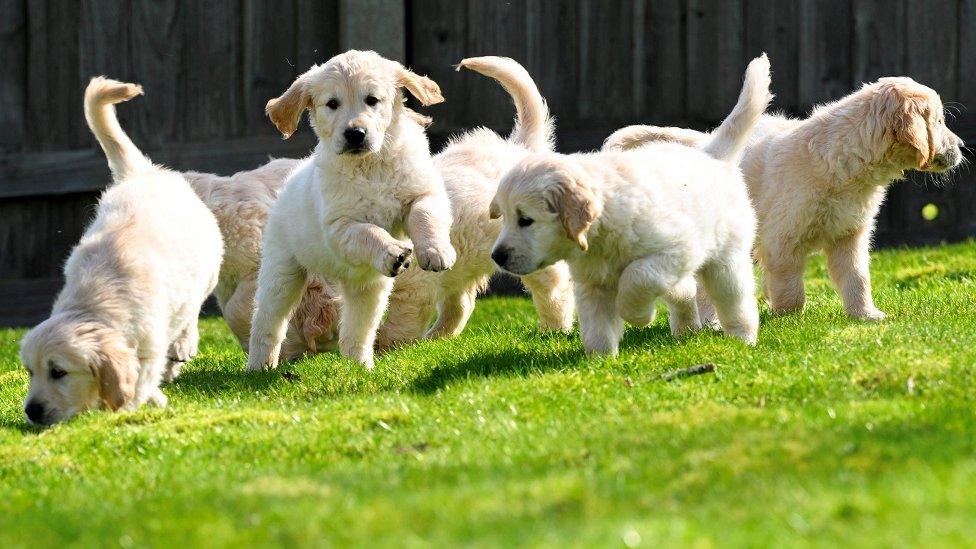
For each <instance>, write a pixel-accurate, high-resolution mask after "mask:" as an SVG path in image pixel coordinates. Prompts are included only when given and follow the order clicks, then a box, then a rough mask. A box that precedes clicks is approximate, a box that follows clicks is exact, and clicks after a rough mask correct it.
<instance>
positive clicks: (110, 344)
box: [92, 332, 137, 410]
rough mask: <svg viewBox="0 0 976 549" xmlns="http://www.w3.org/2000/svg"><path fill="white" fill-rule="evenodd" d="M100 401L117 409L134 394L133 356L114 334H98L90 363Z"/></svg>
mask: <svg viewBox="0 0 976 549" xmlns="http://www.w3.org/2000/svg"><path fill="white" fill-rule="evenodd" d="M92 367H93V370H94V372H95V379H96V380H97V381H98V393H99V396H100V397H101V399H102V402H104V403H105V405H106V406H107V407H108V408H109V409H112V410H118V409H119V408H121V407H123V406H125V405H126V404H128V403H130V402H132V399H133V398H135V394H136V377H137V373H136V356H135V353H134V352H133V351H132V349H130V348H129V346H128V345H126V344H125V342H124V341H122V340H121V337H120V336H118V335H117V334H105V333H104V332H103V333H102V334H101V337H100V338H99V345H98V348H97V349H96V350H95V360H94V363H93V365H92Z"/></svg>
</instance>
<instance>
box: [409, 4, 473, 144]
mask: <svg viewBox="0 0 976 549" xmlns="http://www.w3.org/2000/svg"><path fill="white" fill-rule="evenodd" d="M410 9H411V16H410V20H411V21H412V24H413V28H412V29H411V39H410V51H411V55H412V59H411V60H410V65H411V66H412V68H413V69H414V70H416V71H417V72H419V73H420V74H426V75H427V76H429V77H430V78H432V79H433V80H434V81H435V82H437V84H438V85H439V86H440V87H441V92H442V93H443V94H444V98H445V100H446V103H445V104H444V105H437V106H435V107H433V108H431V109H423V112H424V113H425V114H431V115H433V116H435V118H434V126H433V127H432V128H431V129H432V130H433V131H436V132H441V133H443V132H445V131H452V130H454V129H456V128H460V127H464V126H465V118H466V117H467V116H473V115H474V113H470V112H469V111H470V108H471V104H470V103H469V102H467V101H465V97H467V93H468V84H469V82H471V81H472V80H473V78H474V76H473V75H471V74H464V73H455V72H454V69H453V65H454V64H456V63H457V62H458V61H460V60H461V59H463V58H465V57H466V56H467V55H468V53H469V52H468V51H467V45H468V40H467V35H468V10H467V3H466V2H459V1H456V0H415V1H414V2H411V4H410Z"/></svg>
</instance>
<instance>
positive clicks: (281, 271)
mask: <svg viewBox="0 0 976 549" xmlns="http://www.w3.org/2000/svg"><path fill="white" fill-rule="evenodd" d="M306 279H307V274H306V273H305V269H303V268H302V267H301V266H300V265H299V264H298V263H297V262H296V261H295V259H294V258H292V257H291V256H290V255H289V254H287V252H284V251H282V250H279V249H275V248H274V247H271V248H268V247H266V248H265V249H264V257H263V258H262V259H261V269H260V271H259V272H258V290H257V301H256V303H255V308H254V319H253V321H252V322H251V338H250V342H249V344H248V357H247V369H248V370H251V371H254V370H264V369H270V368H276V367H277V366H278V357H279V354H280V352H281V342H282V341H283V340H284V339H285V333H286V331H287V329H288V318H289V317H291V314H292V311H294V310H295V307H296V306H298V301H299V300H300V299H301V296H302V291H303V290H304V289H305V283H306Z"/></svg>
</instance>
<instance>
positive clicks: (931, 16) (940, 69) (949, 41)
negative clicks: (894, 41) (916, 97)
mask: <svg viewBox="0 0 976 549" xmlns="http://www.w3.org/2000/svg"><path fill="white" fill-rule="evenodd" d="M907 2H908V4H907V13H906V17H907V20H908V21H910V24H911V32H908V33H907V34H906V36H905V40H906V46H905V48H906V52H907V54H908V55H907V59H906V67H905V68H906V69H907V71H908V75H909V76H911V77H912V78H914V79H916V80H918V81H919V82H921V83H923V84H925V85H927V86H929V87H931V88H932V89H934V90H935V91H937V92H939V94H940V95H941V96H942V99H943V100H945V101H950V100H955V98H956V95H957V91H956V69H957V63H956V60H957V57H956V56H957V54H958V52H957V48H958V46H957V43H958V42H957V41H958V36H957V34H956V32H957V26H958V15H957V10H956V7H957V2H956V1H955V0H924V1H922V0H907ZM965 55H967V56H972V55H973V52H972V51H970V52H967V53H966V54H965ZM966 77H967V78H973V75H972V74H970V75H967V76H966Z"/></svg>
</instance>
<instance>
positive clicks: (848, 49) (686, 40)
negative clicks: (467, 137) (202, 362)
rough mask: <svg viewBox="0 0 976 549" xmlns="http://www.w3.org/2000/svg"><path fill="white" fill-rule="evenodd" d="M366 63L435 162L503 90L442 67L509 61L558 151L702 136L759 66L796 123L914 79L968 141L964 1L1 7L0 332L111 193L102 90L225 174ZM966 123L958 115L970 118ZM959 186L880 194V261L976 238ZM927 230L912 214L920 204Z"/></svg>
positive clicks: (187, 153)
mask: <svg viewBox="0 0 976 549" xmlns="http://www.w3.org/2000/svg"><path fill="white" fill-rule="evenodd" d="M352 47H355V48H370V49H376V50H378V51H380V52H381V53H384V54H385V55H388V56H390V57H393V58H396V59H399V60H402V61H405V62H406V63H408V64H409V65H411V66H412V67H414V68H415V69H416V70H417V71H419V72H421V73H426V74H428V75H429V76H431V77H432V78H434V79H435V80H436V81H437V82H438V83H439V84H440V85H441V87H442V89H443V91H444V95H445V96H446V98H447V102H446V103H445V104H443V105H438V106H435V107H432V108H430V109H427V110H426V112H427V113H428V114H430V115H432V116H433V117H434V118H435V124H434V126H433V127H432V128H431V134H432V142H433V143H434V144H435V148H437V147H438V146H439V145H440V144H441V143H443V141H444V139H445V138H446V136H447V135H449V134H450V133H451V132H454V131H457V130H460V129H464V128H470V127H472V126H478V125H487V126H490V127H493V128H496V129H500V130H506V129H508V128H509V127H510V125H511V119H512V108H511V106H510V105H509V104H508V100H507V98H506V96H505V95H504V94H503V93H502V92H501V91H500V89H499V88H498V86H496V85H493V84H492V83H490V82H488V81H486V80H485V79H483V78H481V77H478V76H475V75H472V74H467V73H456V72H454V70H453V68H452V65H454V64H455V63H457V62H458V61H459V60H460V59H462V58H463V57H467V56H472V55H487V54H495V55H507V56H511V57H514V58H515V59H517V60H519V61H520V62H522V63H523V64H524V65H525V66H526V67H527V68H528V70H529V71H530V73H531V74H532V75H533V76H534V77H535V78H536V81H537V82H538V84H539V86H540V88H541V89H542V92H543V94H544V95H545V96H546V97H547V98H548V100H549V104H550V106H551V108H552V112H553V113H554V114H555V115H556V116H557V118H558V133H559V144H560V148H561V149H563V150H578V149H588V148H595V147H598V146H599V144H600V143H601V141H602V140H603V138H604V137H606V136H607V135H608V134H609V133H610V132H611V131H613V130H614V129H616V128H618V127H620V126H623V125H627V124H634V123H656V124H677V125H687V126H692V127H699V128H705V127H709V126H710V125H713V124H714V123H715V122H717V121H718V120H720V119H721V118H722V117H723V116H724V115H725V114H726V113H727V112H728V110H729V109H730V108H731V106H732V104H733V103H734V101H735V97H736V94H737V93H738V89H739V85H740V83H741V80H740V79H741V73H742V70H743V68H744V67H745V64H746V63H747V61H748V60H749V59H750V58H752V57H754V56H756V55H758V54H759V53H761V52H762V51H766V52H768V53H769V55H770V58H771V61H772V65H773V71H774V73H773V87H774V91H775V92H776V94H777V98H776V100H775V107H776V108H778V109H781V110H785V111H787V112H790V113H795V114H802V113H804V112H806V111H807V110H808V109H809V108H810V106H811V105H813V104H815V103H818V102H823V101H827V100H831V99H835V98H838V97H840V96H842V95H845V94H846V93H848V92H850V91H851V90H852V89H854V88H855V87H857V86H858V85H859V84H860V83H861V82H865V81H870V80H873V79H875V78H877V77H879V76H884V75H909V76H912V77H914V78H916V79H918V80H919V81H921V82H923V83H926V84H928V85H930V86H932V87H933V88H935V89H936V90H937V91H939V92H940V93H941V94H942V97H943V99H944V100H945V102H946V104H947V105H949V106H950V110H952V111H954V112H956V111H958V112H957V113H956V117H955V119H953V118H952V117H951V116H950V123H949V124H950V126H952V127H953V128H954V129H956V130H957V132H958V133H960V134H961V135H962V136H963V137H964V138H968V139H969V141H970V142H976V110H970V109H976V0H889V1H866V0H798V1H786V0H783V1H777V0H634V1H604V0H573V1H570V0H564V1H560V0H512V1H501V0H209V1H203V0H194V1H183V2H180V1H175V0H155V1H149V0H86V1H75V0H64V1H60V0H50V1H44V0H29V1H28V0H0V67H2V72H0V74H2V77H0V324H24V323H30V322H33V321H36V320H37V319H39V318H41V317H43V315H44V314H45V313H46V312H47V310H48V307H49V305H50V301H51V298H52V296H53V294H54V292H56V291H57V289H58V288H59V287H60V284H61V281H60V274H59V271H60V267H61V264H62V262H63V261H64V259H65V258H66V256H67V254H68V252H69V251H70V248H71V246H72V245H73V244H74V243H75V242H76V241H77V239H78V237H79V235H80V234H81V231H82V230H83V228H84V226H85V224H86V223H87V221H88V220H89V219H90V218H91V216H92V213H93V211H94V204H95V201H96V198H97V192H98V191H99V190H100V189H101V188H102V187H103V186H104V185H105V184H106V183H107V182H108V181H109V177H108V170H107V167H106V165H105V160H104V157H103V156H102V154H101V151H100V150H98V148H97V146H96V144H95V142H94V140H93V139H92V137H91V136H90V134H89V132H88V129H87V127H86V126H85V121H84V116H83V114H82V104H81V103H82V91H83V89H84V87H85V85H86V84H87V82H88V79H89V78H90V77H92V76H94V75H98V74H105V75H108V76H111V77H113V78H118V79H122V80H127V81H133V82H139V83H142V84H143V85H144V86H145V89H146V95H145V96H144V97H141V98H139V99H137V100H134V101H132V102H130V103H128V104H126V105H124V106H123V107H121V108H120V110H119V112H120V118H121V119H122V124H123V126H124V127H125V128H126V130H127V131H128V132H129V133H130V135H132V137H133V139H134V140H135V141H136V143H137V144H138V145H139V146H140V147H142V149H143V150H144V151H145V152H147V153H148V154H149V155H150V156H151V157H152V158H153V159H154V160H155V161H157V162H162V163H166V164H168V165H170V166H173V167H176V168H179V169H196V170H208V171H215V172H220V173H232V172H234V171H236V170H240V169H247V168H252V167H255V166H257V165H259V164H260V163H262V162H263V161H265V160H266V159H267V158H268V156H269V155H274V156H286V155H294V156H298V155H302V154H304V153H306V152H307V151H308V150H309V148H310V147H311V145H312V139H311V132H310V131H308V130H307V129H302V130H300V131H299V132H298V134H297V135H296V136H295V137H293V138H292V139H290V140H288V141H282V140H281V139H280V138H279V137H278V136H277V134H276V132H275V129H274V127H273V126H272V125H271V124H270V123H268V121H267V120H266V119H265V117H264V114H263V107H264V104H265V102H266V101H267V100H268V99H269V98H271V97H273V96H276V95H278V94H279V93H280V92H281V91H283V90H284V89H285V88H286V87H287V86H288V84H289V83H290V82H291V80H292V79H293V78H294V77H295V76H296V74H298V73H299V72H300V71H303V70H305V69H307V68H308V67H309V66H311V65H312V64H313V63H318V62H322V61H324V60H326V59H328V58H329V57H330V56H332V55H334V54H336V53H338V52H339V51H342V50H345V49H348V48H352ZM967 107H968V108H967ZM973 180H974V174H973V173H972V172H969V171H966V170H961V171H960V172H959V173H957V174H956V175H955V176H954V177H952V178H951V180H950V182H949V183H948V184H945V185H935V184H932V183H931V182H930V183H926V181H925V179H924V178H922V177H913V178H912V179H911V180H910V182H906V183H900V184H898V185H896V186H894V187H893V188H892V192H891V193H890V195H889V200H888V201H887V203H886V205H885V209H884V212H883V214H882V218H881V220H880V223H879V228H878V235H877V236H878V242H879V244H881V245H896V244H917V243H930V242H938V241H944V240H958V239H962V238H966V237H969V236H972V235H976V187H974V185H973V183H974V181H973ZM928 203H934V204H936V205H937V206H938V207H939V209H940V216H939V217H938V218H937V219H935V220H934V221H925V220H924V219H922V217H921V214H920V211H921V208H922V206H923V205H925V204H928Z"/></svg>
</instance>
